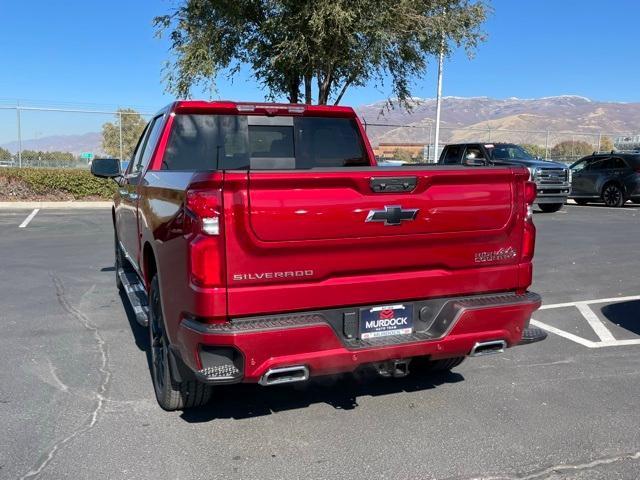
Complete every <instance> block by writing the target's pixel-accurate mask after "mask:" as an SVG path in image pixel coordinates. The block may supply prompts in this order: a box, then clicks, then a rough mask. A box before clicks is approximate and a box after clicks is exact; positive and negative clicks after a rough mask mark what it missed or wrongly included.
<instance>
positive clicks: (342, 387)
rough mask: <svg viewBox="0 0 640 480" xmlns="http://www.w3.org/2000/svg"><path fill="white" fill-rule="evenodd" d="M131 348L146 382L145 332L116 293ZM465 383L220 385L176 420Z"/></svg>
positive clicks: (347, 405) (349, 380)
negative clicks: (140, 358) (139, 356)
mask: <svg viewBox="0 0 640 480" xmlns="http://www.w3.org/2000/svg"><path fill="white" fill-rule="evenodd" d="M119 296H120V300H121V301H122V305H123V307H124V310H125V313H126V315H127V321H128V322H129V327H130V329H131V333H132V336H133V339H134V341H135V344H136V347H138V349H140V350H141V351H144V352H145V356H146V360H147V367H148V369H149V370H148V371H149V382H152V379H151V353H150V344H149V335H148V332H147V329H146V328H144V327H142V326H140V324H139V323H138V322H137V321H136V315H135V313H134V311H133V309H132V308H131V305H130V304H129V299H128V298H127V295H126V294H125V293H124V292H123V291H120V292H119ZM462 381H464V377H463V376H462V375H461V374H459V373H456V372H434V373H432V374H429V375H427V374H424V375H418V374H413V373H412V374H410V375H408V376H407V377H404V378H382V377H380V376H379V375H378V374H377V373H375V372H374V371H373V370H372V369H370V368H363V369H360V370H357V371H356V372H353V373H345V374H339V375H330V376H329V375H328V376H323V377H313V378H311V379H310V380H309V381H307V382H304V383H296V384H289V385H278V386H272V387H261V386H259V385H256V384H237V385H220V386H217V387H215V388H214V393H213V398H212V399H211V401H210V402H209V404H208V405H205V406H202V407H199V408H193V409H189V410H185V411H183V412H181V414H180V418H182V419H183V420H185V421H186V422H188V423H202V422H209V421H212V420H216V419H223V418H226V419H238V420H240V419H246V418H252V417H260V416H265V415H271V414H273V413H277V412H282V411H287V410H295V409H301V408H306V407H309V406H310V405H313V404H317V403H325V404H327V405H331V406H332V407H333V408H335V409H337V410H352V409H354V408H357V407H358V398H360V397H377V396H382V395H393V394H397V393H402V392H416V391H421V390H430V389H433V388H436V387H438V386H440V385H444V384H450V383H458V382H462Z"/></svg>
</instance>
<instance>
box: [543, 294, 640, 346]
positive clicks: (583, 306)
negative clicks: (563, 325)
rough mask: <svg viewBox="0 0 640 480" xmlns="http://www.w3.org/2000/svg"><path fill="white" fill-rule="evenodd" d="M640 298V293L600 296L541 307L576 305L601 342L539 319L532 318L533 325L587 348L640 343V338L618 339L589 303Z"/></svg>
mask: <svg viewBox="0 0 640 480" xmlns="http://www.w3.org/2000/svg"><path fill="white" fill-rule="evenodd" d="M634 300H640V295H632V296H627V297H613V298H598V299H594V300H581V301H577V302H565V303H555V304H550V305H543V306H542V307H540V310H553V309H556V308H567V307H575V308H577V309H578V311H579V312H580V313H581V314H582V316H583V317H584V319H585V320H586V321H587V323H588V324H589V326H590V327H591V328H592V329H593V331H594V332H595V333H596V335H597V336H598V338H599V339H600V341H599V342H594V341H592V340H587V339H586V338H582V337H579V336H578V335H574V334H573V333H569V332H565V331H564V330H561V329H559V328H556V327H553V326H551V325H548V324H546V323H543V322H540V321H538V320H534V319H533V318H532V319H531V325H533V326H535V327H538V328H542V329H543V330H546V331H548V332H549V333H553V334H555V335H558V336H560V337H563V338H566V339H567V340H571V341H572V342H575V343H578V344H580V345H582V346H584V347H587V348H603V347H621V346H628V345H640V338H638V339H627V340H616V338H615V337H614V336H613V335H612V333H611V332H610V331H609V329H608V328H607V327H606V326H605V324H604V323H603V322H602V320H600V319H599V318H598V316H597V315H596V314H595V313H594V311H593V310H592V309H591V308H590V307H589V305H594V304H598V303H618V302H628V301H634Z"/></svg>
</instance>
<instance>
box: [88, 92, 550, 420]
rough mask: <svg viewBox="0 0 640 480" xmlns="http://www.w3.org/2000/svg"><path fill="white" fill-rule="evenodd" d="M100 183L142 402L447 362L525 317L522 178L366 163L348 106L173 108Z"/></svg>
mask: <svg viewBox="0 0 640 480" xmlns="http://www.w3.org/2000/svg"><path fill="white" fill-rule="evenodd" d="M91 169H92V172H93V174H94V175H96V176H99V177H103V178H113V179H114V180H115V181H116V182H117V183H118V187H117V192H116V195H115V198H114V207H113V212H112V216H113V225H114V240H115V241H114V246H115V264H116V282H117V285H118V287H119V288H120V289H122V290H123V291H124V292H126V295H127V296H128V298H129V300H130V302H131V305H132V308H133V312H135V316H136V320H137V321H138V322H139V323H140V324H142V325H143V326H145V327H147V328H148V331H149V338H150V350H151V353H150V356H151V365H152V378H153V385H154V389H155V394H156V398H157V400H158V403H159V404H160V406H161V407H162V408H164V409H166V410H174V409H181V408H188V407H193V406H197V405H201V404H204V403H206V402H207V401H208V400H209V398H210V397H211V394H212V392H213V391H214V390H215V386H216V385H219V384H228V383H237V382H255V383H259V384H261V385H265V386H266V385H277V384H285V383H291V382H300V381H305V380H307V379H308V378H309V377H310V376H317V375H327V374H335V373H339V372H350V371H354V370H355V369H357V368H360V367H365V366H367V367H372V368H375V369H376V370H377V371H378V373H380V374H381V375H383V376H387V377H400V376H404V375H406V374H408V373H409V369H411V371H412V373H413V374H422V373H426V372H429V371H433V370H448V369H451V368H453V367H455V366H457V365H458V364H459V363H460V362H461V361H462V360H463V359H464V358H465V357H467V356H479V355H486V354H490V353H497V352H502V351H503V349H504V348H507V347H512V346H515V345H518V344H524V343H532V342H535V341H539V340H542V339H543V338H544V337H545V336H546V335H545V333H544V332H542V331H540V330H537V329H535V328H531V327H529V320H530V317H531V314H532V312H533V311H535V310H536V309H537V308H538V307H539V306H540V297H539V296H538V295H536V294H535V293H532V292H529V291H528V288H529V286H530V284H531V280H532V257H533V253H534V243H535V227H534V225H533V222H532V217H531V206H532V204H533V202H534V200H535V197H536V186H535V184H534V183H532V182H530V181H529V172H528V170H527V169H526V168H524V167H522V166H513V165H505V166H486V167H481V168H477V169H474V170H473V171H470V170H469V169H468V168H465V167H464V166H450V165H444V166H443V165H432V166H420V167H410V166H401V167H386V168H380V167H376V163H375V157H374V154H373V151H372V148H371V146H370V144H369V141H368V139H367V137H366V134H365V131H364V129H363V126H362V124H361V123H360V121H359V119H358V118H357V116H356V115H355V113H354V111H353V110H352V109H351V108H348V107H337V106H332V107H329V106H305V105H282V104H250V103H233V102H202V101H178V102H175V103H172V104H171V105H169V106H167V107H166V108H164V109H163V110H161V111H160V112H159V113H158V114H157V115H155V116H154V118H153V119H152V120H151V121H150V122H149V124H148V125H147V127H146V129H145V131H144V133H143V134H142V136H141V137H140V140H139V142H138V145H137V147H136V148H135V151H134V153H133V155H132V158H131V160H130V162H129V164H128V166H127V169H126V171H124V172H121V171H120V165H119V161H118V160H117V159H96V160H94V161H93V163H92V166H91Z"/></svg>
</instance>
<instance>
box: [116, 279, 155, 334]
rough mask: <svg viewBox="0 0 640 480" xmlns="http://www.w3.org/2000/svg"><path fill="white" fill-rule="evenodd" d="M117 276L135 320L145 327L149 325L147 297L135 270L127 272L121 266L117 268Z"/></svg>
mask: <svg viewBox="0 0 640 480" xmlns="http://www.w3.org/2000/svg"><path fill="white" fill-rule="evenodd" d="M118 277H120V281H121V282H122V286H123V287H124V291H125V293H126V294H127V297H128V298H129V303H130V304H131V308H132V309H133V312H134V313H135V315H136V321H137V322H138V323H139V324H140V325H142V326H143V327H146V326H147V325H149V299H148V298H147V291H146V289H145V288H144V285H143V284H142V282H141V281H140V279H139V278H138V275H136V273H135V272H129V271H126V270H124V269H122V268H120V269H118Z"/></svg>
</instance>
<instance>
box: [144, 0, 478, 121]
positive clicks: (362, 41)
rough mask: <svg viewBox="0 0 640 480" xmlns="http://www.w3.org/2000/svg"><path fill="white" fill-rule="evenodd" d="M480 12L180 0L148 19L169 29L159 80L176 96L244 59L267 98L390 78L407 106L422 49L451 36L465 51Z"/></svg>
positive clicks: (373, 3) (300, 0) (394, 0)
mask: <svg viewBox="0 0 640 480" xmlns="http://www.w3.org/2000/svg"><path fill="white" fill-rule="evenodd" d="M487 11H488V7H487V6H486V4H485V3H484V2H483V1H478V2H472V1H471V0H235V1H233V2H230V1H224V0H181V3H179V6H178V8H177V9H176V10H175V11H173V12H172V13H171V14H169V15H163V16H159V17H156V18H155V24H156V27H157V32H158V35H161V34H162V33H164V32H169V38H170V40H171V50H172V54H173V57H172V60H171V61H170V62H169V64H168V66H167V70H166V81H167V86H168V90H169V91H171V92H172V93H174V94H176V95H178V96H180V97H189V95H190V90H191V87H192V86H194V85H200V86H204V87H206V88H208V89H212V90H214V89H215V79H216V77H217V76H218V75H219V74H220V73H221V72H226V73H227V75H228V76H229V77H233V76H234V75H235V74H236V73H237V72H238V71H239V69H240V67H241V66H242V65H249V66H250V67H251V68H252V70H253V73H254V75H255V77H256V78H257V80H258V81H259V82H261V83H262V84H263V85H264V86H265V87H266V88H267V89H268V91H269V97H270V98H271V99H273V98H278V97H281V96H286V97H287V98H288V100H289V101H290V102H292V103H298V102H299V101H300V100H301V87H302V88H303V96H304V101H305V102H306V103H312V92H314V91H315V93H316V95H317V103H319V104H327V103H329V102H330V101H333V102H334V103H335V104H337V103H339V102H340V100H341V99H342V96H343V95H344V92H345V91H346V90H347V89H348V88H349V87H350V86H362V85H365V84H367V83H369V82H371V81H375V82H376V83H377V84H382V83H384V80H385V79H386V78H390V79H391V83H392V85H391V87H392V94H393V96H395V97H396V99H395V100H396V101H397V102H398V103H399V104H401V105H403V106H405V107H407V108H410V103H409V100H410V96H411V93H410V87H411V81H412V79H414V78H416V77H419V76H421V75H423V74H424V73H425V72H426V69H427V60H428V58H429V57H430V56H434V55H438V54H439V52H440V50H441V48H443V49H444V52H445V54H449V53H450V52H451V49H452V47H453V46H454V45H456V46H463V47H465V48H466V49H467V52H468V53H469V54H470V55H471V53H472V52H473V51H474V49H475V47H476V46H477V44H478V42H479V41H482V40H483V39H484V37H483V35H482V32H481V31H480V25H481V24H482V23H483V21H484V20H485V17H486V14H487ZM443 37H444V39H445V41H444V42H443V41H442V40H443ZM314 83H315V85H314Z"/></svg>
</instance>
